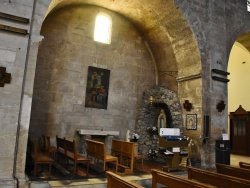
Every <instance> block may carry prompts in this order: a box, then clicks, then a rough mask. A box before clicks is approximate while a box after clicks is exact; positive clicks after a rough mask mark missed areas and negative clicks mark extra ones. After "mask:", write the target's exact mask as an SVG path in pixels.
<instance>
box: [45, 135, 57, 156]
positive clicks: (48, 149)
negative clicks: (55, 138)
mask: <svg viewBox="0 0 250 188" xmlns="http://www.w3.org/2000/svg"><path fill="white" fill-rule="evenodd" d="M43 143H44V150H45V152H46V153H48V154H49V155H50V156H51V157H52V158H53V159H54V160H55V159H56V153H57V147H56V146H51V145H50V137H49V136H45V135H43Z"/></svg>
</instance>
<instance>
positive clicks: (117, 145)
mask: <svg viewBox="0 0 250 188" xmlns="http://www.w3.org/2000/svg"><path fill="white" fill-rule="evenodd" d="M111 152H112V155H114V156H117V157H118V159H119V160H118V166H119V168H122V169H123V170H124V172H125V173H133V170H134V160H135V157H136V155H135V154H134V142H126V141H122V140H115V139H113V140H112V147H111Z"/></svg>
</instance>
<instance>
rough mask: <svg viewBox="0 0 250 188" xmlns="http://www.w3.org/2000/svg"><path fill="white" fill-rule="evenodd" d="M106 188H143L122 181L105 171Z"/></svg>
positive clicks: (117, 176)
mask: <svg viewBox="0 0 250 188" xmlns="http://www.w3.org/2000/svg"><path fill="white" fill-rule="evenodd" d="M106 177H107V188H143V186H141V185H139V184H136V183H134V182H131V181H128V180H125V179H123V178H122V177H121V176H119V175H117V174H115V173H113V172H110V171H106Z"/></svg>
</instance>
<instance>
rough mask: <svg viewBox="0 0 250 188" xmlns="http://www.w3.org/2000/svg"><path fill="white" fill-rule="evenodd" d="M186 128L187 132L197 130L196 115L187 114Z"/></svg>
mask: <svg viewBox="0 0 250 188" xmlns="http://www.w3.org/2000/svg"><path fill="white" fill-rule="evenodd" d="M186 128H187V130H196V129H197V114H187V115H186Z"/></svg>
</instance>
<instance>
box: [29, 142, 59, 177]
mask: <svg viewBox="0 0 250 188" xmlns="http://www.w3.org/2000/svg"><path fill="white" fill-rule="evenodd" d="M28 153H29V154H30V156H31V157H32V158H33V160H34V176H36V172H37V165H39V164H48V165H49V177H50V174H51V165H52V163H53V161H54V160H53V159H52V158H50V156H49V155H48V154H46V153H42V152H41V151H40V150H39V149H38V144H37V140H29V151H28Z"/></svg>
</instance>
